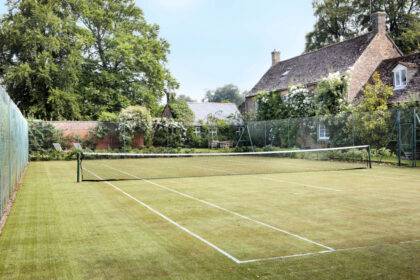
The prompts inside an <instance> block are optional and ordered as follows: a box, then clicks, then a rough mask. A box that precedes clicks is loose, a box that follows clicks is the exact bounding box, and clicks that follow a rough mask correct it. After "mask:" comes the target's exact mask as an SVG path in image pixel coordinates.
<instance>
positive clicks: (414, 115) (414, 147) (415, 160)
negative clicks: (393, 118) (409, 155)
mask: <svg viewBox="0 0 420 280" xmlns="http://www.w3.org/2000/svg"><path fill="white" fill-rule="evenodd" d="M411 165H412V166H413V167H416V166H417V112H416V108H413V162H412V164H411Z"/></svg>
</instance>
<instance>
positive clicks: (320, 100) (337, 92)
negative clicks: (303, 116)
mask: <svg viewBox="0 0 420 280" xmlns="http://www.w3.org/2000/svg"><path fill="white" fill-rule="evenodd" d="M347 87H348V81H347V77H346V76H342V75H341V74H340V73H335V74H330V75H329V76H328V77H327V78H324V79H323V80H322V81H321V82H319V83H318V85H317V87H316V89H315V102H316V114H317V115H336V114H338V113H340V112H341V111H344V110H346V108H347V105H348V104H347V101H346V98H347Z"/></svg>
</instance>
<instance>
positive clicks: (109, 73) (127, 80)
mask: <svg viewBox="0 0 420 280" xmlns="http://www.w3.org/2000/svg"><path fill="white" fill-rule="evenodd" d="M75 3H77V4H75V5H74V9H75V11H76V13H77V14H78V15H79V19H80V22H81V23H82V24H83V26H84V27H85V28H86V29H87V30H88V32H89V35H88V37H87V44H86V48H85V52H84V56H85V63H84V65H83V80H82V81H81V93H82V95H83V100H84V104H87V105H86V106H83V113H84V114H85V115H88V116H92V117H96V115H97V114H98V113H99V112H101V111H110V112H115V111H119V110H120V109H121V108H124V107H126V106H128V105H133V104H141V105H143V106H147V107H148V108H150V109H152V111H153V110H154V109H155V108H156V107H157V106H158V103H159V100H160V99H161V98H162V97H163V96H164V94H165V91H170V90H172V89H173V88H176V87H177V83H176V82H175V80H174V79H173V78H172V76H171V75H170V73H169V71H168V70H167V69H166V68H165V63H166V60H167V54H168V52H169V44H168V43H167V42H166V41H165V40H163V39H160V38H159V37H158V33H159V27H158V26H157V25H151V24H148V23H147V22H146V20H145V18H144V16H143V12H142V10H141V9H139V8H138V7H136V6H135V2H134V0H119V1H115V0H83V1H76V2H75Z"/></svg>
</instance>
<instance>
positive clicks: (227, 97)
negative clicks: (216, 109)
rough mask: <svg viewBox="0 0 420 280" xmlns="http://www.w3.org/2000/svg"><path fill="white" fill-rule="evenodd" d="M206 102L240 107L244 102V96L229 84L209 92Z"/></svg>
mask: <svg viewBox="0 0 420 280" xmlns="http://www.w3.org/2000/svg"><path fill="white" fill-rule="evenodd" d="M204 100H206V101H208V102H218V103H223V102H232V103H235V104H236V105H240V104H241V103H242V102H243V101H244V96H243V94H241V93H240V91H239V88H238V87H237V86H235V85H232V84H229V85H225V86H223V87H219V88H217V89H215V90H209V91H207V93H206V96H205V98H204Z"/></svg>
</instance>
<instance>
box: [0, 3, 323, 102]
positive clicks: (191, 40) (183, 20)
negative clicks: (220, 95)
mask: <svg viewBox="0 0 420 280" xmlns="http://www.w3.org/2000/svg"><path fill="white" fill-rule="evenodd" d="M5 2H6V1H5V0H0V3H1V7H0V11H1V12H3V13H4V12H5ZM136 2H137V5H138V6H139V7H140V8H142V9H143V11H144V13H145V16H146V18H147V20H148V21H149V22H152V23H156V24H158V25H160V27H161V37H163V38H165V39H166V40H167V41H168V42H169V43H170V44H171V54H170V56H169V65H168V67H169V69H170V70H171V72H172V74H173V75H174V76H175V78H176V79H177V80H178V81H179V82H180V84H181V87H180V89H179V90H178V93H179V94H186V95H189V96H191V97H193V98H194V99H197V100H201V98H202V97H203V96H204V94H205V92H206V90H208V89H214V88H216V87H219V86H222V85H225V84H228V83H233V84H235V85H237V86H239V88H240V89H241V90H249V89H251V88H252V86H253V85H254V84H255V83H256V82H257V81H258V80H259V79H260V78H261V76H262V75H263V74H264V72H265V71H266V70H267V69H268V67H269V66H270V64H271V54H270V53H271V51H272V50H273V49H278V50H280V51H281V59H287V58H290V57H293V56H296V55H299V54H301V53H302V52H303V50H304V46H305V34H306V33H307V32H309V31H311V29H312V26H313V24H314V22H315V19H314V17H313V12H312V6H311V2H312V0H294V1H290V0H259V1H256V0H136Z"/></svg>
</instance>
